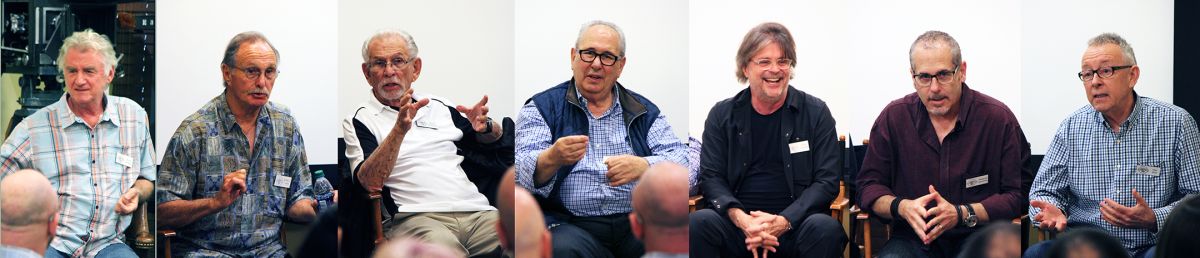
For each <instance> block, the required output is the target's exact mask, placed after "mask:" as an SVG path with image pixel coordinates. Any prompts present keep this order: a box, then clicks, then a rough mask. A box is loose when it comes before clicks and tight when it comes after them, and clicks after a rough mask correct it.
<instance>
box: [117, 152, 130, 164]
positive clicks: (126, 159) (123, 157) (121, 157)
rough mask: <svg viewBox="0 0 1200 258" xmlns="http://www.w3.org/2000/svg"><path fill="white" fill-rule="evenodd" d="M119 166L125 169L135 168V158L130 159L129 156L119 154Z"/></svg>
mask: <svg viewBox="0 0 1200 258" xmlns="http://www.w3.org/2000/svg"><path fill="white" fill-rule="evenodd" d="M117 164H121V165H122V166H125V167H133V158H130V157H129V155H125V154H121V153H117Z"/></svg>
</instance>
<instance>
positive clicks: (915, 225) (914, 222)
mask: <svg viewBox="0 0 1200 258" xmlns="http://www.w3.org/2000/svg"><path fill="white" fill-rule="evenodd" d="M908 225H909V226H910V227H912V229H913V232H916V233H917V237H920V238H921V239H925V221H924V220H920V219H908Z"/></svg>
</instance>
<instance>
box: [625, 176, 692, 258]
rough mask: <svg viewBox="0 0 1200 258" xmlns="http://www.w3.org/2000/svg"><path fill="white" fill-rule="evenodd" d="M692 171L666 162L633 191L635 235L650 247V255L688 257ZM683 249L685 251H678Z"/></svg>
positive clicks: (647, 249)
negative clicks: (682, 255)
mask: <svg viewBox="0 0 1200 258" xmlns="http://www.w3.org/2000/svg"><path fill="white" fill-rule="evenodd" d="M687 174H688V169H687V168H686V167H683V166H681V165H679V164H675V163H671V162H662V163H659V164H656V165H654V166H651V167H650V168H649V169H647V170H646V173H645V175H642V178H641V181H640V182H639V183H638V185H637V187H635V188H634V189H633V211H634V214H632V215H631V216H630V217H631V219H632V220H636V221H632V222H633V223H631V224H632V226H633V227H634V232H635V235H639V237H640V238H641V239H642V241H643V242H644V243H645V244H646V251H648V252H649V251H664V252H679V251H682V252H681V253H687V249H686V247H687V242H688V241H687V240H688V238H687V237H688V206H687V198H688V177H687ZM679 246H683V247H684V249H682V250H677V249H676V248H677V247H679Z"/></svg>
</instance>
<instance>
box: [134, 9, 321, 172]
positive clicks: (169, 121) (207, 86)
mask: <svg viewBox="0 0 1200 258" xmlns="http://www.w3.org/2000/svg"><path fill="white" fill-rule="evenodd" d="M157 8H158V10H157V11H156V12H157V13H156V15H155V16H156V17H158V18H157V19H158V21H157V22H158V28H156V31H157V35H156V37H157V40H158V41H157V42H156V45H157V50H158V53H157V55H158V60H159V65H158V67H157V69H158V71H157V74H156V76H157V78H158V83H157V85H158V93H157V96H156V97H157V103H158V105H157V108H158V113H157V115H156V116H155V118H154V119H157V120H158V126H157V127H158V128H156V129H155V135H156V136H157V139H158V142H156V143H155V144H156V145H157V148H156V149H157V152H158V154H159V157H160V159H159V160H161V157H162V154H163V153H164V150H165V149H166V147H167V143H168V141H169V139H170V137H171V135H173V134H174V133H175V129H176V128H178V127H179V123H180V122H181V121H183V119H184V118H185V117H187V116H188V115H190V114H192V113H194V112H195V111H196V110H197V109H199V108H200V106H202V105H204V103H207V102H208V101H209V100H211V99H212V98H214V97H216V96H217V95H220V94H221V91H223V90H224V88H223V86H222V83H221V70H220V63H221V58H222V56H223V54H224V51H225V45H226V44H228V43H229V40H230V39H231V38H233V36H234V35H236V34H237V33H240V32H243V31H249V30H254V31H259V32H262V33H263V35H265V36H266V37H267V39H268V40H270V41H271V43H272V44H273V45H274V46H275V48H276V49H278V50H279V55H280V62H279V71H280V74H279V77H278V78H276V80H275V88H274V90H272V94H271V101H272V102H275V103H279V104H283V105H285V106H287V107H289V108H290V109H291V110H292V115H293V116H295V117H296V120H297V123H298V124H299V126H300V131H301V133H302V134H303V135H304V140H305V150H306V151H307V154H308V162H309V164H335V163H337V156H336V155H337V143H336V142H335V138H337V137H338V136H340V135H341V131H339V130H338V126H337V123H336V121H337V117H338V115H337V114H336V113H335V112H336V110H334V109H332V108H328V105H331V104H332V103H334V101H335V99H333V98H332V97H330V96H334V94H337V90H336V89H337V88H336V87H337V86H338V84H337V82H336V79H335V76H336V74H335V73H332V72H330V71H335V70H336V67H335V66H336V65H337V59H336V58H335V56H336V54H337V53H336V52H334V51H332V50H334V49H337V40H336V35H337V19H336V18H337V12H336V9H337V5H336V3H335V2H332V1H231V0H220V1H163V2H159V3H158V5H157Z"/></svg>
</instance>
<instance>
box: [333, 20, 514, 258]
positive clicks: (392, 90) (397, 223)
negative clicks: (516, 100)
mask: <svg viewBox="0 0 1200 258" xmlns="http://www.w3.org/2000/svg"><path fill="white" fill-rule="evenodd" d="M362 71H363V75H365V76H366V79H367V82H368V83H369V84H370V85H371V89H372V90H371V91H372V94H373V95H374V98H371V99H369V100H367V101H366V102H364V103H362V104H360V105H359V107H358V108H357V109H356V110H355V111H354V112H353V113H351V114H349V116H348V117H346V119H345V120H344V121H343V123H342V129H343V132H344V133H345V134H344V136H343V137H344V139H345V141H346V158H347V159H348V160H349V165H350V167H351V168H352V169H353V171H354V176H353V178H352V180H354V181H356V183H357V186H361V187H362V188H363V189H365V190H366V192H367V193H380V192H381V191H384V190H385V189H386V191H387V192H386V193H384V194H383V195H385V196H387V197H390V198H391V199H392V201H391V202H387V201H386V200H387V199H386V198H385V206H388V207H387V209H388V210H391V211H392V212H394V214H393V215H394V216H393V217H392V218H391V219H390V220H387V222H386V223H385V225H384V227H385V230H386V234H385V235H386V236H387V237H388V238H393V237H413V238H417V239H420V240H423V241H426V242H430V243H434V244H439V245H443V246H447V247H450V248H453V249H458V250H461V251H463V253H466V254H467V255H469V256H480V255H496V254H499V253H500V251H499V250H500V249H499V247H500V245H499V239H498V238H497V235H496V228H495V225H496V220H497V219H498V215H497V214H498V213H497V211H496V208H495V207H494V206H492V205H491V204H489V198H488V197H487V196H485V194H484V193H488V194H489V195H494V194H492V193H494V192H495V186H496V183H495V182H498V181H493V180H491V179H495V180H499V178H500V175H501V174H502V173H503V171H504V170H505V169H506V168H507V167H508V166H510V165H511V164H512V139H511V138H512V137H511V136H509V137H502V136H504V133H503V131H504V130H503V127H502V126H501V124H500V123H496V122H493V121H492V120H491V119H490V118H488V117H487V112H488V107H487V106H486V104H487V96H484V97H483V99H482V100H480V101H479V102H478V103H477V104H475V105H474V106H455V105H453V104H451V103H450V102H449V101H446V100H444V99H441V98H438V97H436V96H430V95H422V94H415V95H414V94H413V89H412V87H411V84H412V82H413V81H415V80H416V79H417V77H418V76H419V75H420V73H421V59H420V58H419V57H417V45H416V43H415V42H414V41H413V39H412V36H409V35H408V34H407V33H405V32H403V31H399V30H385V31H380V32H378V33H376V34H375V35H373V36H371V38H369V39H367V41H366V42H364V43H363V64H362ZM502 138H505V139H506V140H502ZM493 172H494V173H493ZM480 174H483V175H480ZM478 178H485V179H483V180H479V179H478ZM477 185H478V186H477ZM352 187H355V186H352ZM393 203H394V205H395V206H394V208H393V207H392V206H391V204H393Z"/></svg>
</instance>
